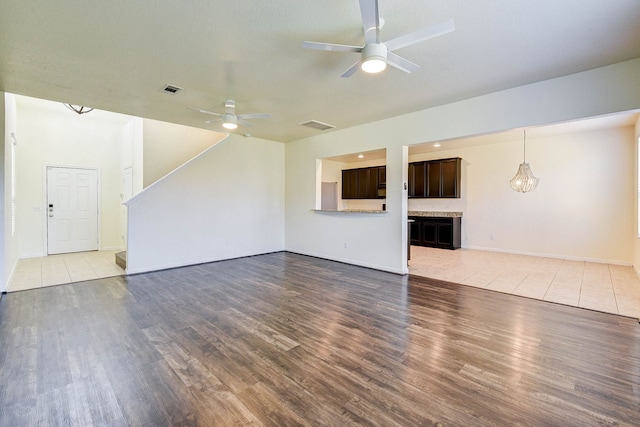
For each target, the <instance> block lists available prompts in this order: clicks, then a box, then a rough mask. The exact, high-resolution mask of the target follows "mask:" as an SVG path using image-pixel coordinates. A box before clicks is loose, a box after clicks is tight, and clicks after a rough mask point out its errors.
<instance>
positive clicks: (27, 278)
mask: <svg viewBox="0 0 640 427" xmlns="http://www.w3.org/2000/svg"><path fill="white" fill-rule="evenodd" d="M116 252H118V251H92V252H77V253H72V254H61V255H49V256H46V257H41V258H25V259H21V260H19V261H18V266H17V267H16V271H15V273H14V274H13V278H12V279H11V281H10V282H9V286H8V287H7V288H8V289H7V291H8V292H15V291H23V290H25V289H34V288H42V287H45V286H53V285H60V284H63V283H71V282H81V281H84V280H93V279H100V278H103V277H111V276H118V275H121V274H124V270H123V269H122V268H121V267H120V266H118V265H117V264H116V262H115V253H116Z"/></svg>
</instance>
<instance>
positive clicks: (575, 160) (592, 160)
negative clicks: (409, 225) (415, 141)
mask: <svg viewBox="0 0 640 427" xmlns="http://www.w3.org/2000/svg"><path fill="white" fill-rule="evenodd" d="M634 151H635V150H634V144H633V127H625V128H614V129H604V130H598V131H590V132H581V133H573V134H564V135H556V136H552V137H545V138H529V137H528V138H527V162H528V163H529V164H530V165H531V168H532V170H533V172H534V175H535V176H536V177H538V178H539V179H540V183H539V184H538V187H537V188H536V189H535V191H533V192H530V193H527V194H522V193H516V192H514V191H513V190H512V189H511V187H510V185H509V180H510V179H511V178H512V177H513V175H515V173H516V170H517V168H518V165H519V164H520V163H521V162H522V140H521V139H519V140H514V141H507V142H501V143H497V144H491V145H482V146H477V147H468V148H460V149H453V150H447V151H444V150H443V151H438V152H435V153H434V152H431V153H428V154H419V155H415V156H409V160H410V161H412V162H413V161H419V160H431V159H437V158H449V157H461V158H462V159H463V162H462V186H461V198H459V199H410V200H409V210H410V211H411V210H422V211H424V210H427V211H462V212H464V217H463V219H462V222H463V227H462V230H463V236H462V247H465V248H472V249H483V250H499V251H507V252H517V253H526V254H533V255H545V256H553V257H561V258H568V259H571V258H576V259H582V260H592V261H599V262H610V263H622V264H627V265H628V264H631V262H632V259H633V235H632V233H630V230H632V229H633V228H634V224H635V222H634V206H633V199H634V189H635V185H634V178H633V177H634ZM492 237H493V238H492Z"/></svg>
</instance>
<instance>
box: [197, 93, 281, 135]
mask: <svg viewBox="0 0 640 427" xmlns="http://www.w3.org/2000/svg"><path fill="white" fill-rule="evenodd" d="M188 108H190V109H191V110H196V111H199V112H201V113H204V114H210V115H212V116H216V118H214V119H211V120H207V121H206V122H205V123H214V122H222V127H224V128H225V129H229V130H233V129H236V128H237V127H238V124H241V125H242V126H251V123H249V122H247V119H268V118H269V117H271V114H268V113H253V114H236V102H235V101H233V100H231V99H227V100H226V101H224V113H216V112H215V111H209V110H204V109H202V108H196V107H188Z"/></svg>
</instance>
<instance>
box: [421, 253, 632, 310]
mask: <svg viewBox="0 0 640 427" xmlns="http://www.w3.org/2000/svg"><path fill="white" fill-rule="evenodd" d="M409 273H410V274H413V275H416V276H422V277H429V278H433V279H439V280H444V281H448V282H454V283H460V284H463V285H469V286H475V287H479V288H484V289H491V290H494V291H499V292H505V293H509V294H513V295H521V296H525V297H529V298H535V299H539V300H544V301H550V302H555V303H560V304H566V305H571V306H575V307H582V308H588V309H592V310H598V311H604V312H607V313H614V314H621V315H624V316H631V317H636V318H640V278H638V276H637V274H636V273H635V271H634V269H633V267H628V266H620V265H613V264H598V263H593V262H584V261H570V260H562V259H555V258H543V257H534V256H527V255H516V254H505V253H499V252H485V251H477V250H472V249H457V250H455V251H451V250H446V249H434V248H425V247H421V246H411V260H410V261H409Z"/></svg>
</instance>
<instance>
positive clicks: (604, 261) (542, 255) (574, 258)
mask: <svg viewBox="0 0 640 427" xmlns="http://www.w3.org/2000/svg"><path fill="white" fill-rule="evenodd" d="M462 249H472V250H476V251H486V252H499V253H505V254H514V255H527V256H535V257H540V258H554V259H566V260H568V261H585V262H593V263H598V264H613V265H622V266H625V267H631V266H632V265H633V263H632V262H630V261H620V260H615V259H603V258H589V257H577V256H569V255H558V254H548V253H542V252H527V251H514V250H509V249H496V248H485V247H482V246H465V247H463V248H462Z"/></svg>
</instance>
